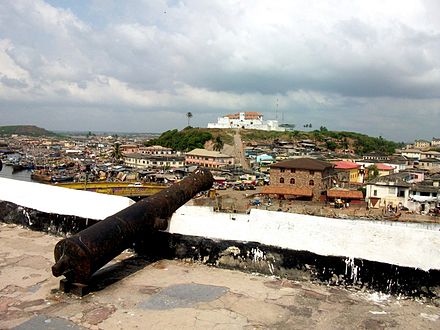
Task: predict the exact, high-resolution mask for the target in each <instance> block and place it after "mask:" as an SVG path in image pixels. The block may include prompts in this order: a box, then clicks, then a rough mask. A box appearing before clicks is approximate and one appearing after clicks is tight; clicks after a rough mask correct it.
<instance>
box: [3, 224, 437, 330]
mask: <svg viewBox="0 0 440 330" xmlns="http://www.w3.org/2000/svg"><path fill="white" fill-rule="evenodd" d="M59 239H60V238H58V237H53V236H49V235H47V234H44V233H40V232H33V231H29V230H26V229H22V228H19V227H17V226H14V225H5V224H2V225H1V224H0V251H1V252H0V329H9V328H14V327H15V328H16V329H48V328H50V329H66V328H70V329H82V328H87V329H135V328H142V329H169V328H180V329H194V328H195V329H198V328H199V329H211V328H215V329H260V328H274V329H277V328H278V329H305V328H314V329H388V328H399V329H420V328H424V329H439V328H440V307H439V306H436V304H435V302H432V301H431V302H429V301H428V302H426V301H418V300H412V299H405V298H404V297H395V296H387V295H382V294H380V293H377V292H366V291H364V292H361V291H350V290H348V289H345V288H342V287H329V286H323V285H318V284H314V283H310V282H292V281H288V280H283V279H277V278H273V277H264V276H259V275H256V274H245V273H242V272H239V271H231V270H224V269H217V268H213V267H207V266H203V265H199V264H194V263H184V262H180V261H174V260H163V261H159V262H155V263H149V262H148V261H147V260H144V259H139V258H136V257H135V256H133V255H132V254H131V253H129V252H126V253H123V254H122V255H121V256H119V257H118V258H117V259H115V260H114V261H113V262H112V263H111V265H110V266H109V267H108V268H107V269H106V270H105V271H101V272H100V273H99V274H97V276H95V279H94V282H93V284H92V292H91V293H90V294H88V295H87V296H85V297H83V298H78V297H76V296H72V295H70V294H64V293H62V292H60V291H58V283H59V279H57V278H54V277H53V276H52V275H51V272H50V267H51V266H52V264H53V256H52V254H53V247H54V245H55V244H56V242H57V241H58V240H59Z"/></svg>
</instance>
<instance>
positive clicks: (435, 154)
mask: <svg viewBox="0 0 440 330" xmlns="http://www.w3.org/2000/svg"><path fill="white" fill-rule="evenodd" d="M427 158H428V159H434V158H438V159H440V152H438V151H435V150H430V151H422V152H421V153H420V159H427Z"/></svg>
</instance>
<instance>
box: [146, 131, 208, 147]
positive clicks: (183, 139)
mask: <svg viewBox="0 0 440 330" xmlns="http://www.w3.org/2000/svg"><path fill="white" fill-rule="evenodd" d="M209 140H212V134H211V133H209V132H206V131H202V130H200V129H198V128H190V127H187V128H185V129H184V130H182V131H180V132H179V131H178V130H177V129H173V130H169V131H166V132H164V133H162V134H161V135H160V136H159V137H158V138H157V139H153V140H149V141H147V142H145V145H146V146H152V145H161V146H163V147H168V148H172V149H174V150H179V151H189V150H193V149H195V148H203V147H204V145H205V143H206V141H209Z"/></svg>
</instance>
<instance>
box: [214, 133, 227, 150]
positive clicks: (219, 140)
mask: <svg viewBox="0 0 440 330" xmlns="http://www.w3.org/2000/svg"><path fill="white" fill-rule="evenodd" d="M224 145H225V143H224V142H223V140H222V138H221V137H220V136H217V137H216V138H215V140H214V147H213V148H214V150H215V151H221V150H222V149H223V146H224Z"/></svg>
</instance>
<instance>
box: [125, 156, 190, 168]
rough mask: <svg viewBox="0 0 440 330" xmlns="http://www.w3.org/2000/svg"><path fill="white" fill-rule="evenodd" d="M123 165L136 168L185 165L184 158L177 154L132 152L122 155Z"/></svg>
mask: <svg viewBox="0 0 440 330" xmlns="http://www.w3.org/2000/svg"><path fill="white" fill-rule="evenodd" d="M124 165H125V166H127V167H131V168H137V169H169V168H178V167H183V166H184V165H185V158H184V157H183V156H182V157H181V156H177V155H147V154H140V153H132V154H128V155H125V156H124Z"/></svg>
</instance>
